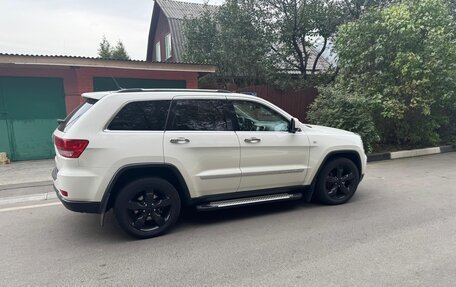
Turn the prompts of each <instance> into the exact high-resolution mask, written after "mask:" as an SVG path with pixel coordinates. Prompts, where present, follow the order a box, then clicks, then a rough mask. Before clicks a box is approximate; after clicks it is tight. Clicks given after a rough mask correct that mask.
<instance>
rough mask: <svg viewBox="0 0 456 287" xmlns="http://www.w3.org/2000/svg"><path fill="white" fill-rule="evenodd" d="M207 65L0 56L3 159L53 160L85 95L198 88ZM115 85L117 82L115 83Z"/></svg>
mask: <svg viewBox="0 0 456 287" xmlns="http://www.w3.org/2000/svg"><path fill="white" fill-rule="evenodd" d="M214 72H215V67H214V66H212V65H204V64H188V63H162V62H160V63H156V62H146V61H140V60H127V61H123V60H110V59H100V58H90V57H72V56H59V55H55V56H53V55H20V54H3V53H0V153H6V156H7V158H9V159H11V160H13V161H20V160H38V159H49V158H52V157H54V148H53V143H52V138H51V137H52V133H53V131H54V129H55V128H56V126H57V119H63V118H65V117H66V115H67V114H69V113H70V112H71V111H73V110H74V109H75V108H76V107H77V106H78V105H79V104H80V103H81V100H82V98H81V94H83V93H85V92H93V91H106V90H117V89H118V86H117V84H116V82H117V83H118V85H119V86H121V87H122V88H184V89H185V88H187V89H195V88H198V78H199V77H200V76H203V75H205V74H207V73H214ZM113 79H115V80H113Z"/></svg>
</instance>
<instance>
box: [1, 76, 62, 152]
mask: <svg viewBox="0 0 456 287" xmlns="http://www.w3.org/2000/svg"><path fill="white" fill-rule="evenodd" d="M65 115H66V111H65V94H64V89H63V80H62V79H60V78H39V77H0V135H1V136H0V150H6V151H7V153H8V154H10V155H11V159H12V160H32V159H44V158H50V157H52V156H53V155H54V148H53V144H52V139H51V135H52V132H53V131H54V129H55V127H56V125H57V122H56V120H57V119H59V118H64V117H65Z"/></svg>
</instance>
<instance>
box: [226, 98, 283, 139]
mask: <svg viewBox="0 0 456 287" xmlns="http://www.w3.org/2000/svg"><path fill="white" fill-rule="evenodd" d="M233 107H234V112H235V114H236V118H237V122H238V125H239V131H276V132H277V131H278V132H285V131H288V128H289V124H290V123H289V120H288V119H286V118H285V117H284V116H282V115H281V114H279V113H277V112H276V111H274V110H272V109H271V108H269V107H267V106H265V105H263V104H260V103H257V102H253V101H233Z"/></svg>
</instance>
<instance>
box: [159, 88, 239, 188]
mask: <svg viewBox="0 0 456 287" xmlns="http://www.w3.org/2000/svg"><path fill="white" fill-rule="evenodd" d="M227 103H228V102H227V100H226V97H225V96H211V97H210V98H208V97H207V96H201V97H192V98H190V96H176V97H174V98H173V101H172V104H171V110H170V114H169V116H168V123H167V129H166V131H165V136H164V156H165V157H164V159H165V162H166V163H169V164H172V165H174V166H176V167H177V168H178V169H179V170H180V171H181V173H182V175H183V177H184V179H185V181H186V183H187V186H188V188H189V191H190V194H191V196H192V197H200V196H205V195H214V194H220V193H230V192H235V191H237V189H238V187H239V183H240V180H241V170H240V168H239V163H240V146H239V140H238V137H237V136H236V133H235V132H234V129H233V122H232V117H230V116H227V107H226V106H227Z"/></svg>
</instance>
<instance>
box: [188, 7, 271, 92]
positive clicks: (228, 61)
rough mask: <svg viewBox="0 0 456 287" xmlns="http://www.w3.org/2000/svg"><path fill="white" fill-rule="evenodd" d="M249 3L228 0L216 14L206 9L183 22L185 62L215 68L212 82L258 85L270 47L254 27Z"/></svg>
mask: <svg viewBox="0 0 456 287" xmlns="http://www.w3.org/2000/svg"><path fill="white" fill-rule="evenodd" d="M252 3H253V1H252ZM252 3H251V2H250V1H235V0H228V1H226V2H225V4H223V5H222V6H221V7H220V9H219V10H218V12H215V13H214V12H211V11H209V9H206V11H205V13H204V14H203V15H201V16H200V17H198V18H191V19H185V22H184V34H185V38H186V49H185V55H184V60H185V61H188V62H195V63H209V64H214V65H216V66H217V67H218V71H217V73H216V75H215V79H213V80H214V81H220V82H221V83H220V84H221V85H222V86H225V87H226V86H228V85H230V84H233V85H236V86H238V87H241V86H248V85H253V84H256V83H258V82H261V81H262V79H264V77H265V74H266V72H267V71H268V64H267V63H266V61H265V60H266V57H265V56H266V54H267V52H268V48H269V46H268V41H266V40H265V39H267V35H266V34H265V33H264V31H263V30H262V29H261V28H260V27H258V26H257V25H255V13H254V9H253V8H252V7H253V6H252Z"/></svg>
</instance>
